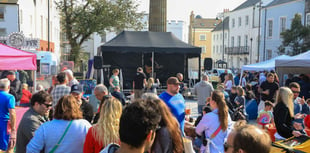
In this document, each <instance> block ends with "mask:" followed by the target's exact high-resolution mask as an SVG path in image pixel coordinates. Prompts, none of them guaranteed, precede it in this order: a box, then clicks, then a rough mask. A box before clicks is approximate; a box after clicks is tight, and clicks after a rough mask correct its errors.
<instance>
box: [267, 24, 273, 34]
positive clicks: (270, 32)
mask: <svg viewBox="0 0 310 153" xmlns="http://www.w3.org/2000/svg"><path fill="white" fill-rule="evenodd" d="M272 26H273V21H272V20H268V35H267V36H268V37H272Z"/></svg>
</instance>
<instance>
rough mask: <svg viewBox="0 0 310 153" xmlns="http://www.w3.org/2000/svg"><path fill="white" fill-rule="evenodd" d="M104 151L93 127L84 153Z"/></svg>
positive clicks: (89, 131)
mask: <svg viewBox="0 0 310 153" xmlns="http://www.w3.org/2000/svg"><path fill="white" fill-rule="evenodd" d="M102 149H103V146H102V145H100V144H99V142H97V141H96V140H95V137H94V134H93V127H91V128H89V130H88V132H87V135H86V138H85V142H84V147H83V153H99V152H100V151H101V150H102Z"/></svg>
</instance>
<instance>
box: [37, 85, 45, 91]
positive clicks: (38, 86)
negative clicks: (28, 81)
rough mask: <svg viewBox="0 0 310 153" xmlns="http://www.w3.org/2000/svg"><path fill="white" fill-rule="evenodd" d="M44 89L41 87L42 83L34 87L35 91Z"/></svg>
mask: <svg viewBox="0 0 310 153" xmlns="http://www.w3.org/2000/svg"><path fill="white" fill-rule="evenodd" d="M44 90H45V89H44V87H43V85H42V84H37V87H36V91H37V92H38V91H44Z"/></svg>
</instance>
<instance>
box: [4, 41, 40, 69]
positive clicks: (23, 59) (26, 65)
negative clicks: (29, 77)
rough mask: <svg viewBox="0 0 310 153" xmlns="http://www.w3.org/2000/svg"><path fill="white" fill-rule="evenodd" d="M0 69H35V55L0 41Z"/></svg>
mask: <svg viewBox="0 0 310 153" xmlns="http://www.w3.org/2000/svg"><path fill="white" fill-rule="evenodd" d="M0 70H37V56H36V54H33V53H29V52H26V51H22V50H18V49H16V48H13V47H10V46H7V45H4V44H1V43H0Z"/></svg>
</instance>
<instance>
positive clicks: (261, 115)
mask: <svg viewBox="0 0 310 153" xmlns="http://www.w3.org/2000/svg"><path fill="white" fill-rule="evenodd" d="M272 108H273V104H272V103H271V102H270V101H265V108H264V109H263V110H261V111H260V112H258V116H257V123H258V124H259V125H261V126H262V128H264V127H265V125H267V124H270V123H271V124H274V120H273V114H272Z"/></svg>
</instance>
